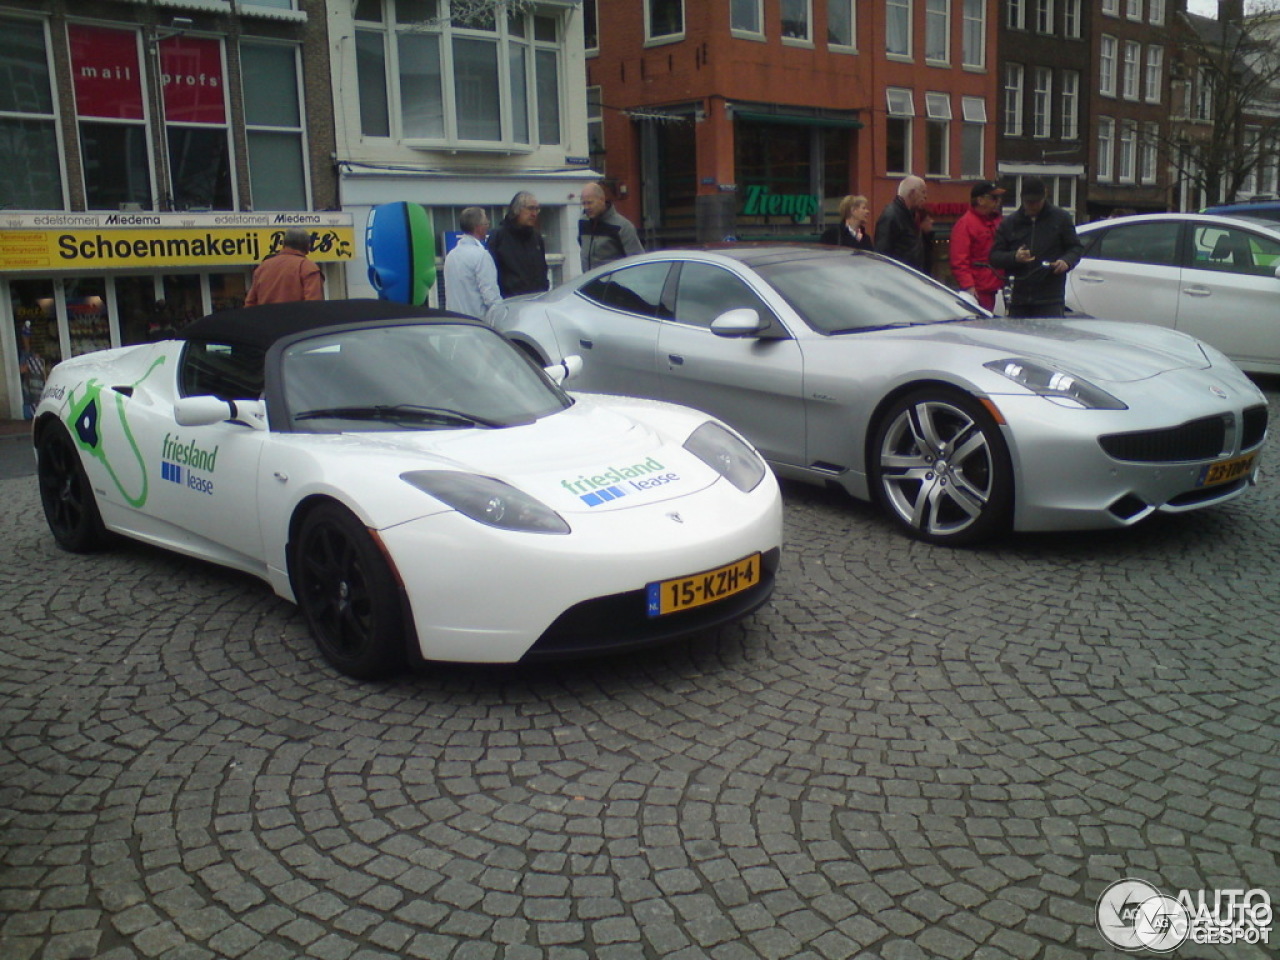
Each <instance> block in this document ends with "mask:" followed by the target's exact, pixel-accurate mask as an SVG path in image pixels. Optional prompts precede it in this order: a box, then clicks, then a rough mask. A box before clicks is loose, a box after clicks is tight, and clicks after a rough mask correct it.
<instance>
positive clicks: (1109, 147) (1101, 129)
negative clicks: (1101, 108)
mask: <svg viewBox="0 0 1280 960" xmlns="http://www.w3.org/2000/svg"><path fill="white" fill-rule="evenodd" d="M1115 141H1116V122H1115V121H1114V120H1113V119H1111V118H1110V117H1099V118H1098V179H1099V180H1110V179H1111V178H1112V176H1113V173H1112V169H1113V168H1112V164H1113V163H1114V162H1115Z"/></svg>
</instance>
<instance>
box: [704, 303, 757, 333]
mask: <svg viewBox="0 0 1280 960" xmlns="http://www.w3.org/2000/svg"><path fill="white" fill-rule="evenodd" d="M767 329H769V321H768V320H765V319H761V317H760V312H759V311H758V310H755V309H753V308H751V307H737V308H735V309H733V310H726V311H725V312H724V313H722V314H720V316H718V317H716V318H715V319H714V320H712V321H711V332H712V333H714V334H715V335H716V336H717V337H753V336H755V335H756V334H759V333H763V332H764V331H765V330H767Z"/></svg>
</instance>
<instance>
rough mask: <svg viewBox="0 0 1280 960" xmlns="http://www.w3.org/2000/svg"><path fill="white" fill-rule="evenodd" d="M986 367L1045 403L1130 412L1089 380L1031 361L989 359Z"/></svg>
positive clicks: (1082, 408)
mask: <svg viewBox="0 0 1280 960" xmlns="http://www.w3.org/2000/svg"><path fill="white" fill-rule="evenodd" d="M985 366H986V368H987V369H988V370H991V371H994V372H995V373H998V374H1000V375H1001V376H1002V377H1008V378H1009V379H1010V380H1012V381H1013V382H1014V383H1017V384H1021V385H1022V386H1024V387H1026V388H1027V389H1028V390H1031V391H1033V392H1034V393H1038V394H1039V395H1040V396H1042V397H1044V398H1046V399H1048V400H1054V401H1057V402H1059V403H1061V404H1062V405H1063V406H1073V407H1077V408H1079V409H1081V410H1128V409H1129V408H1128V406H1126V405H1125V404H1123V403H1121V402H1120V401H1119V400H1117V399H1116V398H1115V397H1113V396H1112V395H1111V394H1109V393H1107V391H1105V390H1103V389H1102V388H1101V387H1096V386H1094V385H1093V384H1092V383H1090V382H1089V381H1088V380H1082V379H1080V378H1079V377H1077V376H1075V375H1073V374H1070V373H1067V372H1065V371H1063V370H1055V369H1053V368H1052V367H1046V366H1044V365H1042V364H1039V363H1035V362H1034V361H1032V360H1023V359H1021V358H1020V357H1010V358H1008V359H1006V360H992V361H991V362H990V363H988V364H985Z"/></svg>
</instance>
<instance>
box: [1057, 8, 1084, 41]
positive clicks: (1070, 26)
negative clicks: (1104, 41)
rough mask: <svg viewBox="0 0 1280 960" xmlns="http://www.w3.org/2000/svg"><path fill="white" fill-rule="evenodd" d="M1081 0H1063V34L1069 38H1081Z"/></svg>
mask: <svg viewBox="0 0 1280 960" xmlns="http://www.w3.org/2000/svg"><path fill="white" fill-rule="evenodd" d="M1080 3H1081V0H1062V35H1063V36H1064V37H1066V38H1067V39H1069V40H1079V39H1080V24H1081V22H1082V21H1081V7H1080Z"/></svg>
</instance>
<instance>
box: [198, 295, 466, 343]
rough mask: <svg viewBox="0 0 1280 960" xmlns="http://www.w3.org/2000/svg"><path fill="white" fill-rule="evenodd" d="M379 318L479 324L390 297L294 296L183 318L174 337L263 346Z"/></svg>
mask: <svg viewBox="0 0 1280 960" xmlns="http://www.w3.org/2000/svg"><path fill="white" fill-rule="evenodd" d="M378 320H425V321H438V322H449V323H458V322H460V321H461V322H464V323H473V324H477V325H481V324H480V321H479V320H477V319H475V318H474V317H468V316H465V315H464V314H461V313H454V312H452V311H450V310H436V309H433V308H431V307H414V306H410V305H409V304H407V303H393V302H392V301H390V300H298V301H296V302H293V303H267V304H263V305H262V306H258V307H239V308H237V309H235V310H220V311H218V312H217V313H211V314H209V315H208V316H207V317H201V318H200V319H199V320H195V321H193V322H191V323H189V324H187V326H186V327H184V328H183V329H182V330H181V331H180V332H179V333H178V334H177V336H176V337H175V339H177V340H198V341H201V342H203V343H229V344H230V343H237V344H245V345H246V346H255V347H260V348H261V349H262V350H264V351H265V350H266V349H267V348H268V347H270V346H271V345H272V344H273V343H275V342H276V341H277V340H279V339H281V338H283V337H288V336H292V335H293V334H295V333H303V332H305V331H308V330H315V329H317V328H320V327H336V326H342V325H343V324H349V323H365V322H373V321H378Z"/></svg>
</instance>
